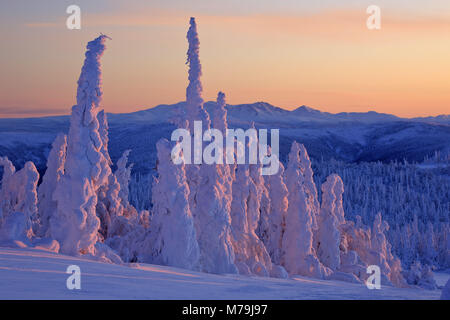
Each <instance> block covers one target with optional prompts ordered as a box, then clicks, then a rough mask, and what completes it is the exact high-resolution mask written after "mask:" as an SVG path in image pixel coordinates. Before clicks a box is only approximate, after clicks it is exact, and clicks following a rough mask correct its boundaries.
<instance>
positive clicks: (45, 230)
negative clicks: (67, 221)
mask: <svg viewBox="0 0 450 320" xmlns="http://www.w3.org/2000/svg"><path fill="white" fill-rule="evenodd" d="M66 149H67V136H66V135H65V134H62V133H60V134H58V136H57V137H56V139H55V141H53V144H52V149H51V150H50V153H49V155H48V158H47V170H46V171H45V174H44V176H43V177H42V183H41V184H40V185H39V189H38V200H39V201H38V203H39V204H38V209H39V220H40V227H39V230H38V232H37V235H38V236H41V237H47V236H50V234H49V233H50V218H51V217H52V216H53V215H54V214H55V213H56V209H57V203H56V201H55V200H54V199H53V193H54V192H55V189H56V185H57V184H58V182H59V180H60V179H61V177H62V176H63V175H64V163H65V161H66Z"/></svg>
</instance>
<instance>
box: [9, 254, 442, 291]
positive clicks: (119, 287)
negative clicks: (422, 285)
mask: <svg viewBox="0 0 450 320" xmlns="http://www.w3.org/2000/svg"><path fill="white" fill-rule="evenodd" d="M69 265H77V266H79V267H80V269H81V290H68V289H67V288H66V280H67V278H68V277H69V274H66V269H67V267H68V266H69ZM449 276H450V275H448V274H446V275H445V274H440V277H441V278H444V277H446V279H448V277H449ZM444 280H445V279H444ZM0 284H1V286H0V299H250V300H251V299H358V300H360V299H439V297H440V294H441V292H440V290H432V291H429V290H421V289H399V288H394V287H384V286H383V287H382V288H381V290H369V289H367V287H366V286H364V285H360V284H354V283H348V282H340V281H330V280H327V281H325V280H317V279H311V278H305V277H295V278H294V279H275V278H260V277H247V276H238V275H213V274H206V273H200V272H193V271H187V270H183V269H177V268H171V267H164V266H156V265H147V264H130V266H125V265H124V266H120V265H113V264H105V263H101V262H96V261H90V260H87V259H84V258H76V257H69V256H64V255H60V254H55V253H51V252H47V251H41V250H36V249H12V248H0Z"/></svg>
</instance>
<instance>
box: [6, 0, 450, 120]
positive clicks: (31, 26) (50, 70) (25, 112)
mask: <svg viewBox="0 0 450 320" xmlns="http://www.w3.org/2000/svg"><path fill="white" fill-rule="evenodd" d="M3 12H4V11H3ZM194 13H195V12H194ZM82 14H83V16H82V17H83V20H82V30H80V31H70V30H67V29H66V28H65V19H66V17H67V15H66V14H65V12H64V9H63V11H62V12H61V15H59V16H58V15H56V16H52V17H50V18H48V20H46V19H42V18H40V19H36V17H33V16H27V17H24V18H23V19H15V20H14V21H12V20H11V19H10V20H8V21H9V22H8V23H9V24H8V25H9V29H10V30H9V31H8V30H7V29H8V28H7V26H6V25H5V24H6V22H5V21H2V22H1V23H2V31H1V37H2V38H1V40H2V43H3V44H2V58H1V59H0V67H1V69H0V70H1V74H0V117H18V116H20V117H22V116H40V115H51V114H68V113H69V111H70V107H71V106H72V105H73V104H74V103H75V92H76V81H77V79H78V76H79V73H80V70H81V66H82V63H83V59H84V50H85V45H86V43H87V41H89V40H91V39H93V38H94V37H96V36H97V35H98V34H99V33H100V32H102V33H105V34H108V35H109V36H110V37H112V39H113V40H112V41H109V42H108V43H107V46H108V49H107V51H106V53H105V55H104V57H103V60H102V61H103V85H104V87H103V88H104V100H103V103H102V104H103V106H104V108H105V109H106V110H107V111H108V112H131V111H135V110H141V109H144V108H150V107H153V106H155V105H157V104H161V103H176V102H178V101H181V100H183V99H184V94H185V88H186V85H187V67H186V65H185V64H184V62H185V53H186V49H187V42H186V38H185V35H186V31H187V28H188V21H189V17H190V16H191V15H192V14H191V12H186V10H167V9H158V10H155V9H153V10H148V11H146V10H133V9H132V8H131V9H130V8H129V9H128V10H119V11H114V10H110V11H108V12H102V10H97V11H96V12H89V11H87V12H86V11H84V13H83V7H82ZM195 16H196V18H197V23H198V29H199V34H200V41H201V52H200V59H201V61H202V65H203V78H202V81H203V86H204V98H205V100H213V99H215V97H216V95H217V91H219V90H222V91H224V92H225V93H226V94H227V100H228V103H231V104H238V103H249V102H256V101H266V102H269V103H271V104H273V105H276V106H279V107H283V108H286V109H293V108H296V107H298V106H300V105H308V106H311V107H313V108H317V109H320V110H322V111H328V112H341V111H348V112H352V111H361V112H364V111H368V110H375V111H378V112H386V113H392V114H396V115H399V116H404V117H413V116H425V115H438V114H449V113H450V14H446V13H445V12H444V13H442V14H440V15H433V16H429V15H428V16H419V15H413V14H402V12H400V11H398V10H384V11H383V10H382V28H381V30H378V31H370V30H368V29H367V28H366V19H367V17H368V15H367V14H366V12H365V10H357V9H355V8H347V9H346V8H338V9H333V8H331V9H322V10H317V11H312V12H306V13H302V12H292V13H289V12H284V13H278V12H277V13H272V12H264V13H248V14H247V13H241V14H236V15H233V14H223V15H217V14H209V13H207V12H206V13H205V12H199V13H196V14H195ZM11 24H12V25H13V27H11V26H10V25H11ZM11 30H12V31H11Z"/></svg>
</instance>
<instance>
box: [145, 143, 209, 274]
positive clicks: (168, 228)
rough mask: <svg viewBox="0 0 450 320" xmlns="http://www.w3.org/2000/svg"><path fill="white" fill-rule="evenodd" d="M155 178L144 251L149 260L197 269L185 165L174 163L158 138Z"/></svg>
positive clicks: (169, 151)
mask: <svg viewBox="0 0 450 320" xmlns="http://www.w3.org/2000/svg"><path fill="white" fill-rule="evenodd" d="M156 147H157V153H158V164H157V170H158V178H157V179H155V181H154V185H153V187H152V192H153V199H154V200H153V218H152V221H151V224H152V225H151V231H150V235H149V239H147V240H146V241H149V243H150V244H149V245H148V247H150V248H151V249H150V252H149V253H145V255H146V256H147V257H148V259H149V260H151V261H150V262H152V263H156V264H163V265H168V266H173V267H180V268H185V269H191V270H199V269H200V265H199V259H200V250H199V247H198V243H197V237H196V232H195V227H194V219H193V217H192V214H191V211H190V209H189V186H188V184H187V182H186V174H185V167H184V165H183V164H180V165H175V164H174V163H173V162H172V158H171V149H172V148H171V145H170V143H169V141H167V140H165V139H162V140H160V141H158V143H157V145H156Z"/></svg>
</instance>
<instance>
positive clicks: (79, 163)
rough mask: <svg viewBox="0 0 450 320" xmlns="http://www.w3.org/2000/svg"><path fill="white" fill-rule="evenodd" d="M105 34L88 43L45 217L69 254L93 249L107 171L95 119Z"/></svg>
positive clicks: (100, 94)
mask: <svg viewBox="0 0 450 320" xmlns="http://www.w3.org/2000/svg"><path fill="white" fill-rule="evenodd" d="M106 39H107V37H106V36H104V35H101V36H99V37H98V38H96V39H95V40H93V41H91V42H89V43H88V45H87V51H86V58H85V61H84V65H83V68H82V70H81V75H80V78H79V80H78V89H77V104H76V105H75V106H74V107H73V108H72V116H71V119H70V129H69V134H68V137H67V143H68V145H67V155H66V163H65V173H64V175H63V176H62V177H61V179H60V180H59V182H58V184H57V187H56V190H55V193H54V199H55V201H56V202H57V212H56V214H55V215H54V216H53V217H52V218H51V219H50V230H51V235H52V237H53V238H54V239H56V240H57V241H58V242H59V243H60V245H61V252H62V253H65V254H69V255H80V254H95V244H96V242H97V237H98V230H99V228H100V221H99V218H98V217H97V215H96V205H97V191H98V189H99V187H101V186H103V185H105V184H107V183H108V178H109V175H110V174H111V169H110V167H109V163H108V161H109V160H108V159H107V158H105V155H104V154H103V152H102V147H103V141H102V139H101V136H100V133H99V121H98V118H97V115H98V112H99V103H100V101H101V98H102V91H101V69H100V58H101V56H102V54H103V52H104V50H105V40H106Z"/></svg>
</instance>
